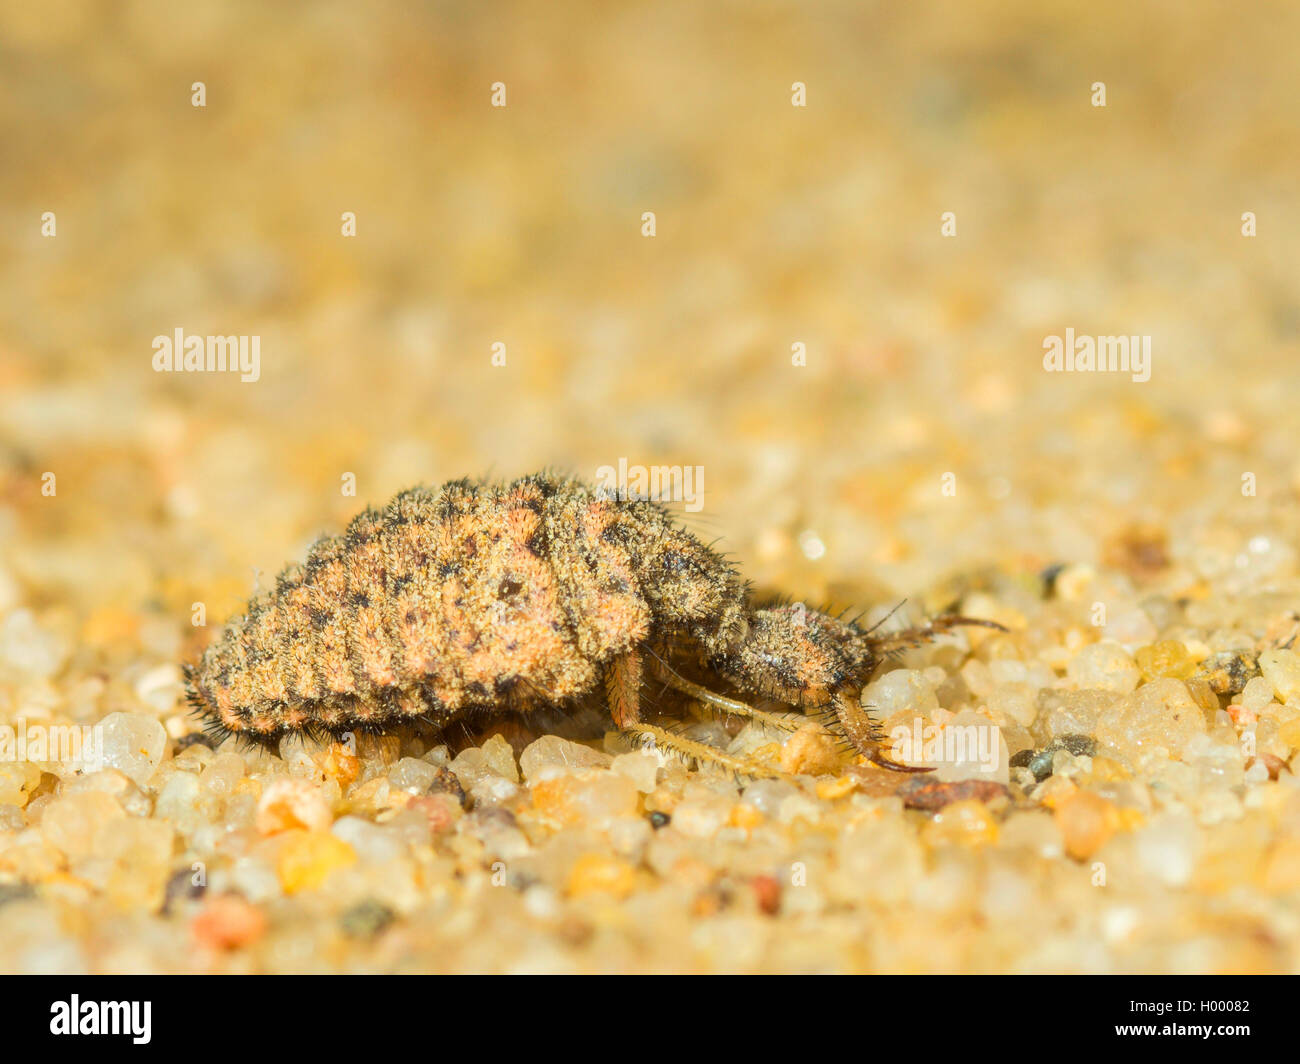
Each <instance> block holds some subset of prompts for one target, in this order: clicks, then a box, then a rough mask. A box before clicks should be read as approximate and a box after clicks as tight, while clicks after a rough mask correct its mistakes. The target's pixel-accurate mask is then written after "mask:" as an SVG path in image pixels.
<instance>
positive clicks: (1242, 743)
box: [0, 0, 1300, 972]
mask: <svg viewBox="0 0 1300 1064" xmlns="http://www.w3.org/2000/svg"><path fill="white" fill-rule="evenodd" d="M1298 22H1300V10H1298V9H1297V8H1296V7H1295V5H1292V4H1284V3H1277V4H1263V5H1256V6H1255V7H1254V8H1252V11H1251V13H1250V14H1249V16H1248V17H1247V16H1244V15H1243V14H1241V13H1240V12H1237V11H1234V10H1231V9H1229V8H1226V7H1223V6H1220V5H1209V4H1204V5H1202V4H1193V5H1191V6H1190V7H1189V6H1188V5H1133V4H1114V5H1110V4H1065V5H1052V9H1051V10H1041V5H1038V4H1033V3H1027V2H1026V3H1020V2H1013V3H996V4H994V3H989V4H970V5H951V6H948V5H944V6H940V5H926V4H921V5H907V6H905V7H895V6H894V5H883V4H882V5H856V4H836V3H825V4H813V5H784V4H777V3H770V4H759V5H740V4H719V5H710V6H709V7H708V8H707V9H704V6H703V5H695V4H689V3H668V4H664V3H655V4H649V3H647V4H635V5H622V6H618V7H616V8H615V7H611V6H607V5H591V6H589V7H586V6H579V5H570V6H568V7H567V8H564V9H562V10H557V9H555V8H553V7H552V6H551V5H547V6H545V7H540V6H537V7H534V6H532V5H522V4H520V5H509V4H506V5H493V7H492V10H491V12H490V13H488V12H487V11H485V9H484V8H483V6H481V5H471V4H455V3H451V4H440V5H428V6H425V7H422V8H420V9H419V10H418V11H412V10H410V7H409V5H405V4H397V3H392V4H383V3H381V4H374V5H364V6H363V7H356V6H355V5H348V4H342V3H337V4H320V5H312V6H311V8H310V10H306V11H295V12H293V13H290V12H289V11H288V10H287V9H285V10H283V11H281V10H279V9H277V8H274V7H268V6H266V5H262V4H255V3H199V4H190V5H184V10H183V11H182V10H180V9H173V8H170V7H164V6H163V5H158V4H153V3H146V2H139V3H127V4H119V3H108V2H106V0H105V2H100V3H80V2H77V3H74V2H66V0H59V2H49V3H45V4H42V5H35V6H33V5H25V4H18V3H4V4H2V5H0V129H3V133H4V148H3V151H0V239H2V240H3V254H2V255H0V279H2V281H3V283H0V725H3V726H4V727H3V728H0V969H3V970H7V971H24V972H30V971H35V972H51V971H72V972H80V971H95V972H124V971H132V972H134V971H186V972H189V971H465V970H472V971H502V970H504V971H608V970H615V971H678V970H690V971H695V970H701V971H714V970H722V971H1019V972H1054V971H1086V972H1118V971H1159V972H1215V971H1264V972H1275V971H1294V970H1295V969H1296V968H1297V963H1298V959H1300V907H1298V904H1297V903H1298V902H1300V835H1298V832H1300V789H1298V788H1297V782H1296V776H1295V775H1294V773H1293V768H1300V765H1298V764H1297V762H1296V757H1297V750H1300V655H1298V654H1297V653H1296V650H1295V644H1294V643H1293V642H1292V641H1293V640H1294V639H1295V637H1296V631H1297V626H1298V625H1300V620H1298V619H1297V609H1298V608H1300V576H1298V572H1297V556H1296V550H1297V545H1298V544H1300V458H1298V457H1297V449H1296V431H1295V430H1296V417H1295V407H1296V402H1297V399H1298V398H1300V369H1298V368H1297V367H1300V360H1297V336H1298V331H1300V298H1298V296H1297V287H1296V281H1295V261H1296V254H1295V253H1296V248H1297V246H1300V244H1298V240H1297V238H1298V237H1300V223H1298V222H1297V218H1300V212H1298V211H1297V208H1298V207H1300V203H1298V202H1297V197H1296V190H1295V174H1296V172H1297V164H1298V163H1300V151H1298V148H1300V131H1298V130H1297V126H1296V122H1295V115H1294V108H1292V107H1290V105H1289V101H1292V100H1294V99H1295V98H1296V95H1297V89H1298V88H1300V86H1298V85H1297V81H1298V80H1300V68H1297V66H1296V64H1295V63H1294V54H1293V53H1294V47H1293V43H1292V42H1294V40H1295V39H1296V37H1297V33H1298V32H1300V25H1298ZM199 82H201V83H202V88H201V89H200V88H199V87H197V86H196V83H199ZM498 83H500V85H502V86H504V89H503V90H502V89H498V88H495V87H494V86H496V85H497V84H498ZM797 83H798V84H800V85H802V86H803V87H804V88H803V94H802V99H800V90H799V89H798V88H797V87H796V86H797ZM1098 83H1103V85H1104V88H1099V87H1098ZM502 91H504V94H505V96H504V103H505V106H504V107H500V106H493V103H494V97H495V99H496V102H501V99H500V93H501V92H502ZM1100 92H1104V99H1105V106H1097V104H1098V103H1099V102H1100V99H1101V97H1100V96H1099V93H1100ZM196 93H201V94H202V96H203V98H202V100H201V102H202V104H203V106H195V105H194V103H195V99H196V97H195V94H196ZM799 102H803V103H804V104H806V105H805V106H796V103H799ZM47 212H48V213H47ZM647 212H652V214H653V219H652V220H651V219H649V218H647ZM948 212H951V213H950V214H949V213H948ZM651 221H652V223H653V235H648V234H649V233H650V228H649V227H650V225H651ZM353 225H354V226H355V230H354V231H355V235H345V231H351V229H352V226H353ZM178 329H180V330H183V334H184V335H185V336H199V337H206V336H209V335H214V336H236V337H241V336H242V337H248V338H256V343H257V352H258V359H257V362H256V365H253V364H252V362H251V361H250V362H249V363H248V364H247V366H246V370H247V371H246V372H244V373H242V374H241V373H238V372H234V373H232V372H163V371H159V370H158V369H156V368H155V361H156V355H157V352H158V350H159V348H160V345H162V344H163V342H164V341H166V340H169V339H171V338H173V337H174V335H175V332H176V330H178ZM1067 330H1069V333H1068V334H1067ZM1067 335H1068V337H1069V340H1070V341H1071V342H1074V341H1076V340H1077V339H1078V338H1080V337H1087V338H1095V337H1110V336H1126V337H1127V336H1132V337H1137V338H1138V340H1137V341H1136V343H1135V345H1134V348H1133V350H1134V351H1144V350H1147V348H1145V347H1144V343H1145V340H1144V339H1143V338H1146V340H1149V351H1150V360H1149V363H1144V364H1141V365H1139V364H1138V363H1136V362H1132V363H1130V365H1129V367H1128V371H1123V370H1122V369H1117V370H1116V371H1109V370H1108V371H1106V372H1098V371H1096V370H1091V371H1090V370H1088V369H1086V368H1083V369H1080V368H1077V367H1076V368H1074V369H1070V370H1061V371H1049V369H1048V368H1046V366H1045V363H1044V355H1045V344H1046V345H1048V346H1050V340H1049V339H1048V338H1051V337H1060V338H1062V342H1063V343H1064V342H1066V338H1067ZM158 338H161V339H158ZM496 345H503V346H496ZM249 351H250V354H251V351H252V341H251V339H250V345H249ZM241 377H249V378H253V377H255V378H256V379H249V380H243V379H241ZM620 461H623V462H625V463H626V464H627V466H628V467H630V468H633V469H635V468H636V467H653V466H678V467H683V468H690V469H691V470H692V471H695V470H699V471H701V472H700V473H699V475H698V476H697V477H696V479H695V480H694V482H693V483H694V484H695V485H696V486H698V485H699V484H700V483H701V479H700V478H702V487H703V492H702V495H700V496H698V497H693V498H692V499H687V500H683V501H682V502H681V503H679V505H678V509H679V510H680V511H682V514H683V520H684V521H685V522H686V523H687V525H688V526H689V527H691V528H693V529H695V530H697V531H698V532H699V533H700V535H702V536H705V537H707V538H714V537H719V538H720V540H721V544H722V546H723V547H724V548H725V549H727V550H728V551H730V552H731V553H732V554H733V555H734V557H735V559H736V561H737V563H738V564H739V565H740V566H741V567H742V568H743V569H744V571H745V573H746V574H747V576H749V577H750V578H751V579H752V580H753V581H754V584H755V587H756V588H757V589H758V590H759V591H760V592H763V593H769V592H770V593H781V594H784V595H786V596H787V597H789V598H790V599H792V600H797V601H805V602H808V603H810V604H819V605H820V604H829V605H832V606H834V607H835V608H839V607H841V606H845V607H848V606H855V607H857V608H860V609H864V610H867V611H868V612H867V615H866V617H867V620H869V621H872V622H874V621H876V620H879V619H881V618H882V617H883V616H884V615H885V614H886V613H887V612H888V610H889V609H890V608H892V607H893V606H895V605H897V604H898V603H899V602H900V601H901V600H903V599H906V600H907V605H906V606H905V607H904V608H903V609H902V610H900V611H899V613H897V614H896V615H895V616H894V617H893V618H892V619H891V621H890V622H889V623H890V624H897V623H900V622H902V621H903V620H905V619H906V620H911V621H913V622H916V621H920V620H921V619H922V618H923V617H924V616H926V615H927V614H934V613H937V612H941V611H944V610H948V609H959V610H961V611H963V612H965V613H968V614H972V615H975V616H980V617H987V618H992V619H995V620H998V621H999V622H1001V623H1002V624H1004V625H1005V626H1006V627H1007V628H1008V629H1009V631H1008V632H1007V633H1005V634H998V633H991V632H986V631H979V630H965V631H959V632H955V633H953V634H951V635H949V636H945V637H944V638H943V639H941V640H939V641H937V642H936V643H933V644H931V645H928V646H926V647H923V648H920V649H917V650H914V651H911V652H909V653H908V654H906V655H905V656H903V657H901V658H899V659H898V660H894V661H891V662H890V663H889V664H888V665H887V667H886V669H885V670H884V671H883V672H882V673H881V674H880V675H879V676H878V677H877V679H876V681H875V683H874V684H873V685H872V686H871V687H869V688H868V689H867V691H866V692H865V693H864V695H863V700H864V701H865V702H870V703H871V704H873V705H874V706H875V707H876V709H877V712H878V713H879V715H880V716H881V717H882V718H883V719H884V721H885V723H886V725H887V726H888V727H889V728H890V729H891V730H893V729H898V731H897V734H898V735H899V736H908V735H918V736H923V737H925V738H926V740H927V741H928V739H929V738H931V737H936V736H937V737H939V738H940V739H942V737H943V736H944V735H945V734H946V735H949V736H955V735H957V734H959V733H960V734H966V735H971V736H983V737H984V738H985V739H987V740H988V741H989V742H990V744H991V745H990V746H989V748H988V752H989V753H991V754H993V755H996V756H995V757H993V758H992V760H993V761H995V762H996V764H995V765H992V766H991V769H990V771H987V772H986V771H984V768H985V767H989V766H987V765H978V764H972V763H971V762H970V761H969V760H968V761H967V762H965V763H962V764H952V763H949V764H946V765H945V766H944V767H942V768H941V769H940V770H939V771H938V772H936V773H934V774H933V775H932V776H927V777H924V778H923V782H922V783H921V784H917V783H914V782H910V781H909V780H908V779H907V778H904V777H900V776H897V775H895V774H889V773H884V772H880V771H878V770H876V769H873V768H869V767H864V766H863V765H861V764H859V763H858V762H857V760H856V759H855V758H850V757H847V756H839V755H838V754H836V752H835V751H834V749H833V748H832V747H831V746H830V744H829V743H827V742H826V741H825V740H824V738H823V737H821V736H820V735H819V734H817V733H815V731H813V730H809V731H805V732H803V733H801V734H800V735H799V736H798V737H796V738H795V739H789V740H787V741H786V742H785V744H784V746H782V745H781V743H782V740H783V738H784V737H783V735H781V734H775V735H773V734H768V733H764V732H763V731H762V730H761V729H756V728H754V727H752V726H745V725H744V722H743V721H740V720H736V719H730V720H718V719H716V718H715V717H712V716H710V715H709V714H707V713H705V712H703V710H702V707H698V706H675V707H672V708H673V709H674V712H675V714H676V716H677V718H678V719H679V721H680V726H681V727H683V728H685V729H686V730H687V734H689V735H691V736H693V737H695V738H699V739H701V740H702V741H706V742H709V743H712V744H714V745H718V746H722V747H727V748H730V749H732V750H733V752H741V753H747V754H752V755H753V756H754V757H756V758H759V759H760V760H762V759H765V760H766V762H767V763H769V764H771V765H773V766H779V767H781V768H783V769H784V770H785V771H787V772H788V773H791V774H793V775H794V777H795V778H794V779H793V780H783V781H766V782H762V783H751V781H749V780H747V779H740V780H736V779H734V778H731V777H728V776H726V775H723V774H719V773H715V772H713V771H712V770H709V769H698V770H697V769H695V768H691V767H688V766H683V765H681V764H678V763H676V762H673V761H668V762H666V763H664V764H660V763H659V760H658V759H657V758H656V757H654V756H653V754H647V753H644V752H641V751H637V750H631V751H629V750H628V749H627V747H626V746H625V745H620V744H619V743H618V742H617V741H616V740H615V739H614V738H613V737H607V736H606V735H605V732H606V730H607V729H608V728H609V723H608V721H607V720H604V719H603V718H602V717H601V716H600V714H599V713H588V714H585V715H579V716H578V717H577V718H574V719H571V720H568V721H564V720H559V721H555V720H552V721H549V722H532V723H528V722H519V721H503V722H499V723H498V724H495V725H488V726H486V727H485V728H483V729H481V730H478V731H475V732H473V733H465V732H460V733H457V734H456V735H451V736H446V737H443V738H441V739H440V738H438V737H433V736H427V735H416V734H401V735H394V736H392V737H388V738H384V739H371V738H363V739H361V740H360V741H359V742H357V743H355V744H353V745H352V746H348V745H347V744H339V745H336V746H330V745H328V744H312V743H309V744H301V743H287V744H285V746H284V747H283V748H282V749H281V750H280V751H278V753H261V752H252V751H249V750H245V749H240V748H238V747H236V746H233V745H230V744H227V745H222V746H220V747H219V748H218V749H215V750H214V749H212V748H210V747H209V746H207V745H205V744H203V743H197V744H196V743H192V742H190V741H189V740H187V738H186V736H187V735H188V734H189V733H190V732H191V731H193V727H194V726H193V722H192V720H191V719H190V718H188V716H187V715H186V714H187V708H186V706H185V704H184V701H183V698H182V695H181V686H180V666H181V664H182V663H183V662H185V661H192V660H194V659H195V658H196V657H197V655H198V654H199V653H201V651H202V649H203V647H204V646H206V645H207V644H208V643H209V642H210V641H211V640H212V639H213V638H214V637H215V635H216V633H217V632H218V631H219V629H220V625H221V624H222V623H224V621H225V620H226V619H228V618H229V617H231V616H232V615H234V614H236V613H237V612H238V611H239V610H240V608H241V605H242V603H243V602H244V601H245V600H246V599H247V597H248V596H249V595H250V594H251V593H252V592H253V591H254V590H255V589H256V588H258V587H265V586H267V585H268V582H269V581H270V580H271V579H272V578H273V576H274V574H275V573H276V572H278V571H279V570H280V568H281V567H282V566H283V565H285V564H286V563H288V562H290V561H294V560H299V559H301V558H302V557H303V555H304V554H305V552H306V549H307V547H308V546H309V544H310V543H311V542H312V540H313V539H314V538H315V537H316V536H317V535H319V534H320V533H322V532H337V531H338V530H340V529H341V528H342V527H343V526H344V525H345V524H346V522H347V520H348V519H349V518H350V517H351V516H352V515H353V514H355V513H356V512H358V511H359V510H360V509H361V508H362V507H363V506H364V505H366V504H367V503H374V504H379V503H382V502H384V501H386V500H387V499H388V498H390V497H391V496H392V495H393V494H394V493H396V492H397V491H399V490H401V489H402V488H405V487H408V486H410V485H411V484H415V483H430V484H437V483H440V482H442V481H445V480H449V479H453V478H457V477H461V476H465V475H471V476H479V475H491V476H497V477H512V476H517V475H520V474H524V473H528V472H531V471H534V470H537V469H541V468H543V467H548V466H554V467H558V468H562V469H565V470H568V471H570V472H572V473H574V474H576V475H578V476H582V477H585V478H595V477H596V476H597V475H598V471H599V470H600V469H601V467H604V466H612V467H615V468H617V467H618V465H619V463H620ZM697 504H698V505H697ZM73 726H76V727H77V728H81V727H87V728H90V729H91V730H90V731H88V732H81V731H76V732H73V731H71V730H70V729H71V728H72V727H73ZM6 729H7V730H6ZM553 733H558V734H553ZM42 736H44V737H45V738H47V739H49V738H55V737H58V741H60V742H62V741H63V740H64V739H67V740H68V741H71V739H72V738H74V737H75V738H76V739H77V740H78V741H80V739H81V738H82V737H83V736H85V737H87V739H88V741H89V742H90V744H91V747H92V748H93V747H94V745H95V744H99V754H100V755H101V756H100V758H99V760H98V762H96V763H89V762H87V761H86V760H85V759H82V760H80V761H79V760H78V759H76V758H73V757H69V756H61V755H66V754H68V753H69V750H67V749H63V750H53V749H50V748H49V747H48V746H46V747H42V746H41V745H40V739H41V737H42ZM72 752H74V753H75V751H72ZM972 779H973V780H974V781H975V782H974V783H971V782H969V781H970V780H972ZM963 781H966V782H963Z"/></svg>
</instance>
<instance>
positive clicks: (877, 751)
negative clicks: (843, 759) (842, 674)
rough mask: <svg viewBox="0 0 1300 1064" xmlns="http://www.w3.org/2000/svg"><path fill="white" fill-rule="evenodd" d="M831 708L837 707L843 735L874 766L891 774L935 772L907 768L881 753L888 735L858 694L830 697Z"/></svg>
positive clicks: (848, 691)
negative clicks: (863, 706)
mask: <svg viewBox="0 0 1300 1064" xmlns="http://www.w3.org/2000/svg"><path fill="white" fill-rule="evenodd" d="M831 705H832V706H834V708H835V718H836V720H838V721H839V722H840V727H841V728H843V729H844V734H845V735H847V736H848V737H849V741H850V742H852V743H853V745H854V746H855V747H857V749H858V752H859V753H861V754H862V755H863V756H864V757H866V758H867V760H869V761H871V762H872V764H875V765H879V766H880V767H881V768H887V769H889V770H890V771H891V772H933V771H934V770H933V769H931V768H927V767H925V766H918V765H904V764H902V763H901V762H899V761H895V760H893V759H892V758H890V757H887V756H886V755H885V754H884V753H883V752H882V751H881V744H883V743H884V741H885V738H886V737H885V733H884V732H883V731H882V730H881V727H880V724H879V723H878V722H877V721H876V720H875V718H873V717H872V716H871V714H870V713H868V712H867V711H866V710H865V709H863V708H862V704H861V703H860V702H859V701H858V692H856V691H851V690H847V691H846V690H840V691H836V692H834V694H833V695H832V696H831Z"/></svg>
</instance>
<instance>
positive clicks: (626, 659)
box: [605, 650, 785, 779]
mask: <svg viewBox="0 0 1300 1064" xmlns="http://www.w3.org/2000/svg"><path fill="white" fill-rule="evenodd" d="M641 665H642V663H641V655H640V653H639V652H638V651H636V650H632V651H629V652H628V653H627V654H624V655H623V656H622V657H620V658H616V659H615V660H614V662H613V663H612V664H611V665H610V667H609V669H608V671H607V672H606V673H605V691H606V694H607V697H608V698H609V710H610V715H611V716H612V717H613V718H614V726H615V727H617V728H618V730H619V731H621V732H622V733H623V734H624V735H625V736H627V737H628V738H630V739H632V740H633V741H634V742H635V743H636V745H637V746H639V747H642V748H648V749H660V750H663V751H665V752H667V753H671V754H673V755H675V756H677V757H680V758H682V759H683V760H685V761H688V762H690V761H694V762H695V763H696V764H704V763H708V764H712V765H716V766H718V767H719V768H721V769H723V770H724V771H726V772H730V773H732V774H733V775H736V776H753V777H767V778H772V779H782V778H785V776H784V774H783V773H781V772H778V771H776V770H775V769H769V768H767V767H766V766H764V765H760V764H758V763H757V762H756V761H752V760H750V759H749V758H739V757H732V756H731V755H730V754H727V753H724V752H723V751H722V750H719V749H717V748H716V747H712V746H708V745H707V744H705V743H701V742H696V741H695V740H694V739H688V738H686V736H684V735H674V734H673V733H672V732H670V731H668V730H667V729H665V728H661V727H659V726H658V725H655V724H644V723H642V721H641V672H642V667H641ZM682 682H686V681H682ZM700 690H701V691H703V690H704V689H703V688H700ZM705 693H706V694H707V693H709V692H705ZM715 697H721V696H715ZM727 701H729V700H727ZM736 705H741V703H739V702H738V703H736ZM745 708H748V707H745Z"/></svg>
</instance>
